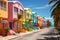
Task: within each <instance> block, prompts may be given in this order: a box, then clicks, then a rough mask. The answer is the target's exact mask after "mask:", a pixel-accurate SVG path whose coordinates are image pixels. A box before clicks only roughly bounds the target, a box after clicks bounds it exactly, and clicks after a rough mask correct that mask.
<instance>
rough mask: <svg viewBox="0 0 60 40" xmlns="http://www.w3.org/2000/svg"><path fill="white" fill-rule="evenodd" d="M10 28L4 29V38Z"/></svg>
mask: <svg viewBox="0 0 60 40" xmlns="http://www.w3.org/2000/svg"><path fill="white" fill-rule="evenodd" d="M9 30H10V28H6V29H5V36H7V33H8V32H9Z"/></svg>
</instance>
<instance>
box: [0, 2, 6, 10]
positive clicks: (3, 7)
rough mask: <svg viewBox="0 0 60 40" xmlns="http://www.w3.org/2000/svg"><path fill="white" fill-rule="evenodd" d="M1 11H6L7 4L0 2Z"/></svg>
mask: <svg viewBox="0 0 60 40" xmlns="http://www.w3.org/2000/svg"><path fill="white" fill-rule="evenodd" d="M0 9H2V10H6V2H3V1H0Z"/></svg>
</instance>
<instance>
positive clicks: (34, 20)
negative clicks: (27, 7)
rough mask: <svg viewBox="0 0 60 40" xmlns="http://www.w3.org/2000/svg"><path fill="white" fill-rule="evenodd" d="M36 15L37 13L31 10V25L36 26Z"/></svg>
mask: <svg viewBox="0 0 60 40" xmlns="http://www.w3.org/2000/svg"><path fill="white" fill-rule="evenodd" d="M36 17H37V13H35V12H32V21H33V26H36V25H37V24H36V23H37V19H36Z"/></svg>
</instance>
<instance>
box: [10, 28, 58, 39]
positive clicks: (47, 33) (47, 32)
mask: <svg viewBox="0 0 60 40" xmlns="http://www.w3.org/2000/svg"><path fill="white" fill-rule="evenodd" d="M52 34H53V30H52V29H50V28H48V29H44V30H42V31H39V32H36V33H33V34H29V35H25V36H22V37H17V38H14V39H11V40H58V39H57V36H58V35H57V34H54V35H52Z"/></svg>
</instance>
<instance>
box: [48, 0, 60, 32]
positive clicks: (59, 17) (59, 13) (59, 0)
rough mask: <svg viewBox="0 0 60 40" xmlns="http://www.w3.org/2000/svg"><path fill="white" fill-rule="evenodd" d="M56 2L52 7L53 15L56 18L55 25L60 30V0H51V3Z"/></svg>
mask: <svg viewBox="0 0 60 40" xmlns="http://www.w3.org/2000/svg"><path fill="white" fill-rule="evenodd" d="M51 3H54V5H53V6H52V7H51V17H53V19H54V26H55V28H56V29H57V30H58V31H59V32H60V0H51V1H50V2H49V5H50V4H51Z"/></svg>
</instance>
